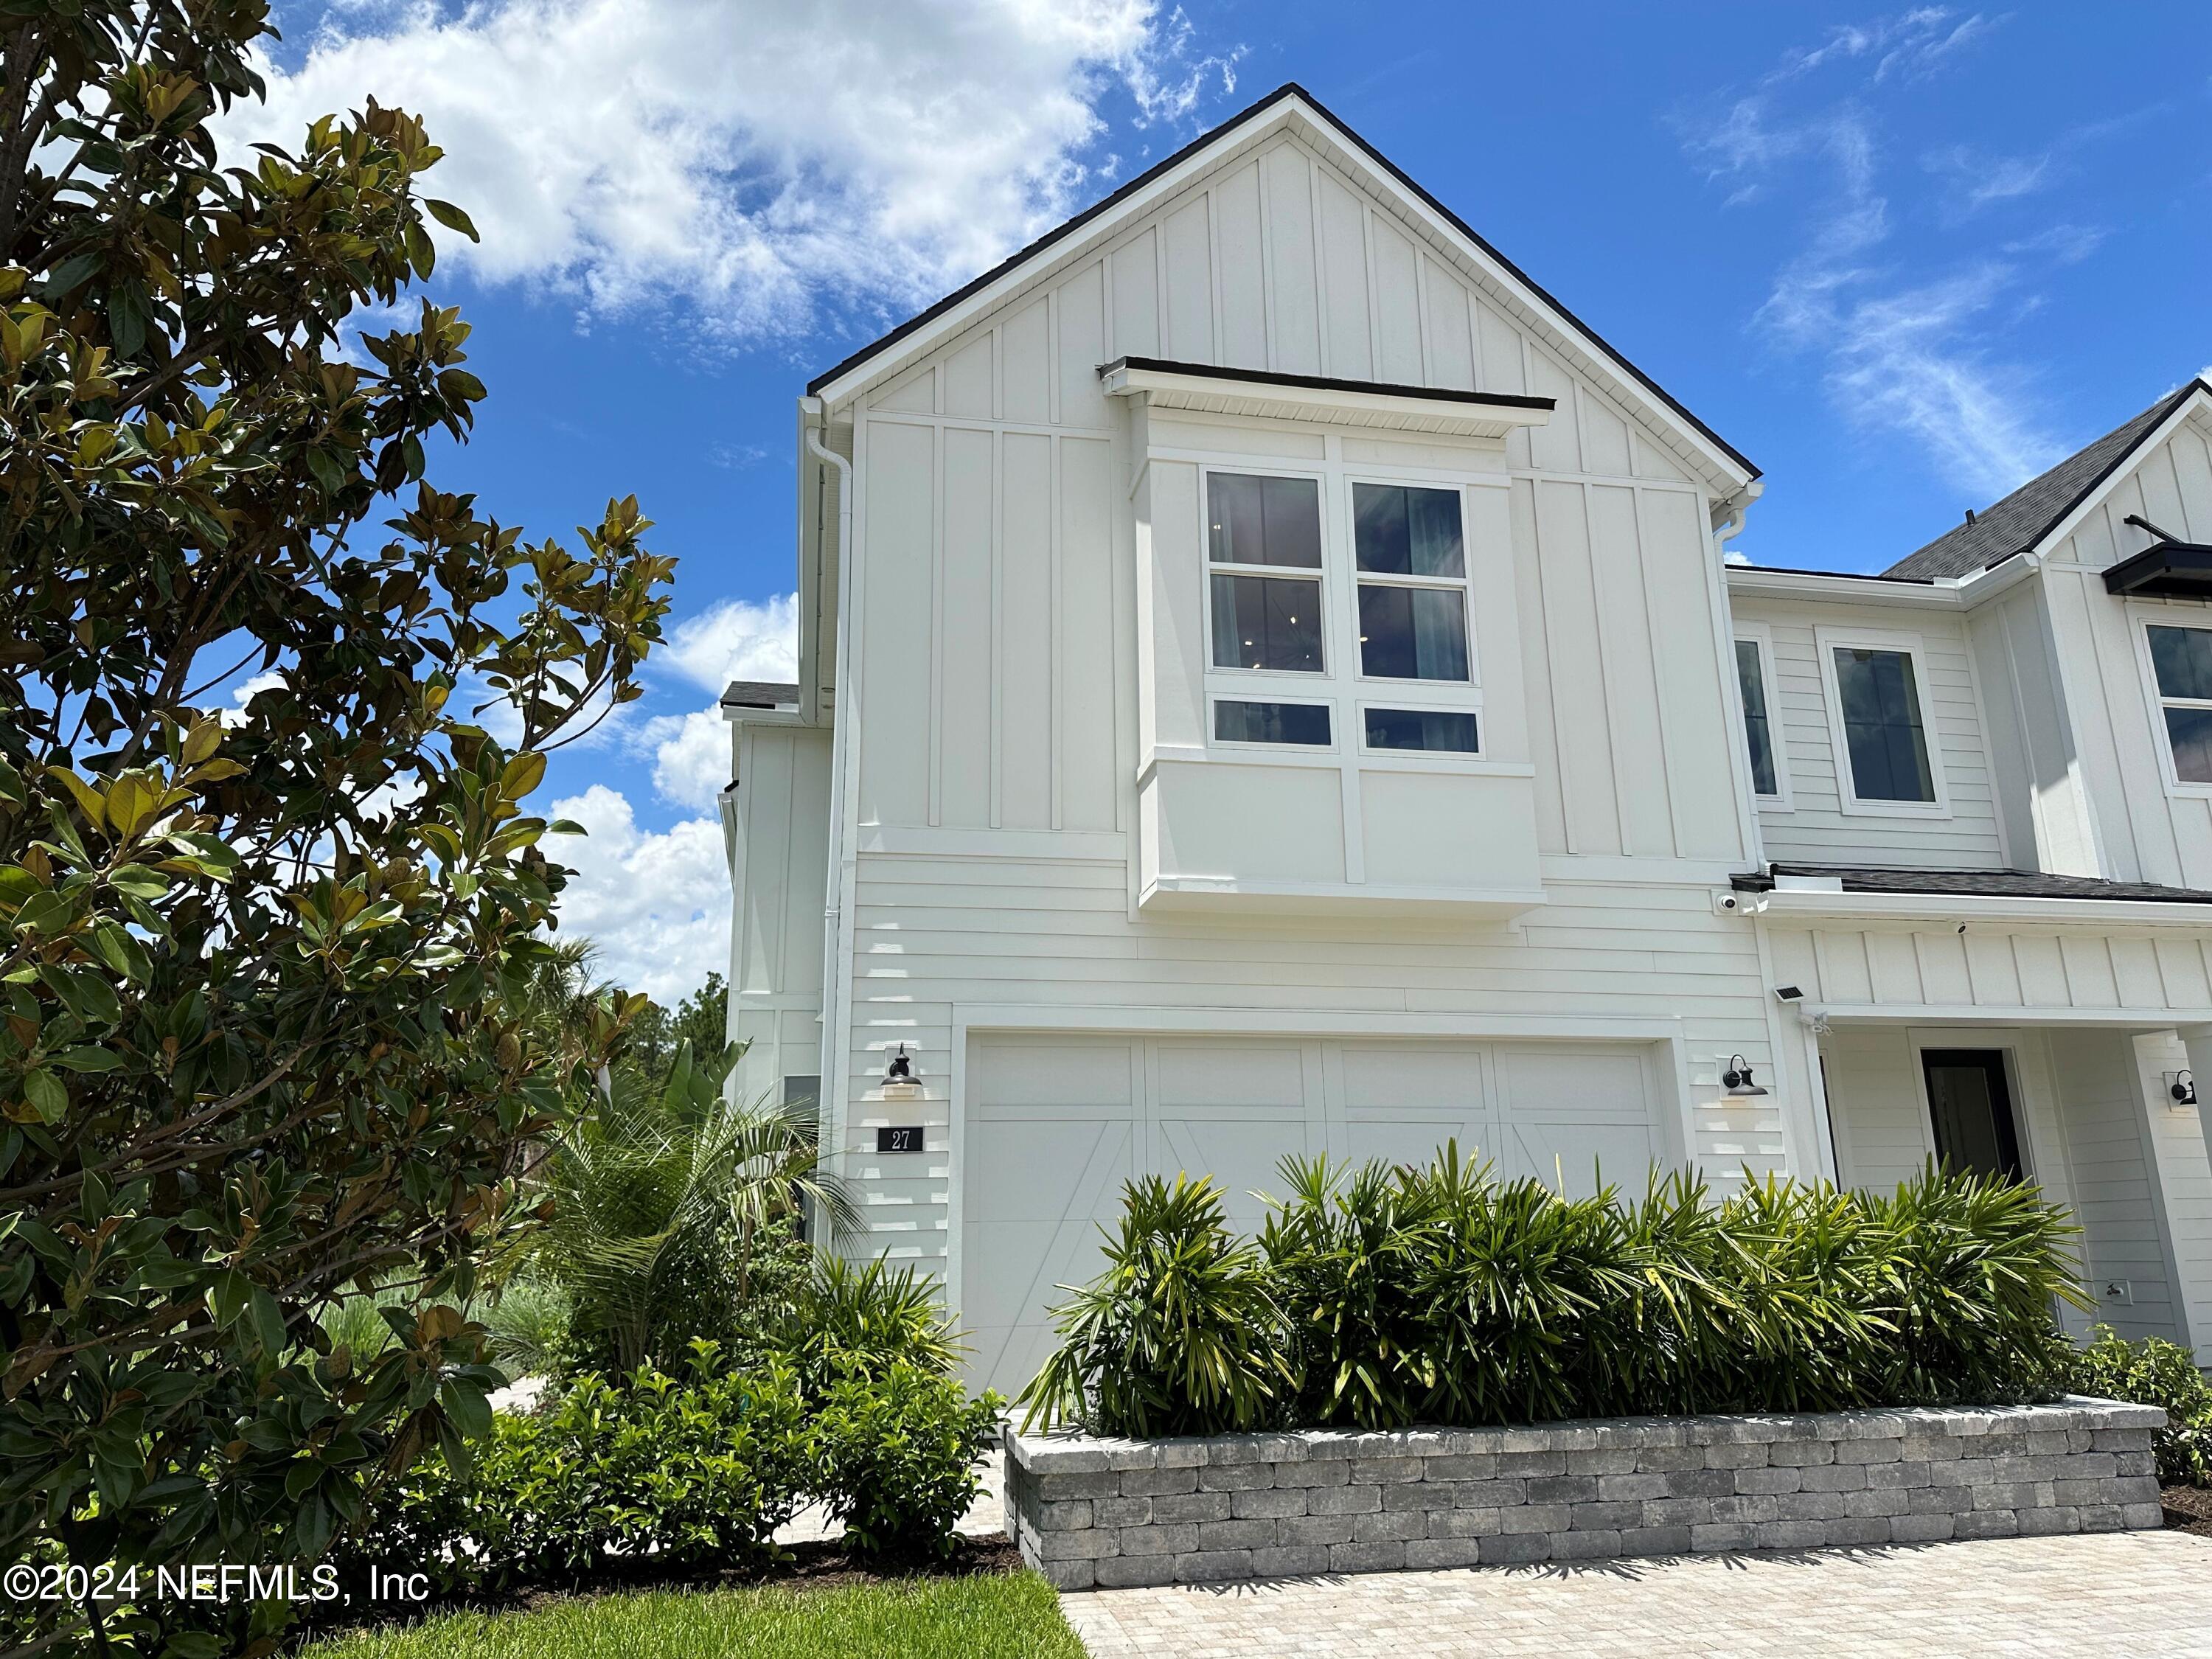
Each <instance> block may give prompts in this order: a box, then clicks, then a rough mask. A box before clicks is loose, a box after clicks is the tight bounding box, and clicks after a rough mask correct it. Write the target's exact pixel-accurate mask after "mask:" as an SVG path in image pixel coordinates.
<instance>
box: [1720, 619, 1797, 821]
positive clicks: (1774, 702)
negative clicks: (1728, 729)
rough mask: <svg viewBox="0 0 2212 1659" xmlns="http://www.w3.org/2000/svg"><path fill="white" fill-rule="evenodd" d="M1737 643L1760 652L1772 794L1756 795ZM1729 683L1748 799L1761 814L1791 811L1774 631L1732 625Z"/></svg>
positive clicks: (1792, 800) (1752, 625)
mask: <svg viewBox="0 0 2212 1659" xmlns="http://www.w3.org/2000/svg"><path fill="white" fill-rule="evenodd" d="M1737 641H1743V642H1745V643H1747V644H1750V645H1753V646H1755V647H1758V650H1759V684H1760V685H1761V687H1762V688H1763V689H1764V690H1765V693H1766V740H1767V746H1768V747H1769V748H1771V750H1773V751H1774V789H1775V793H1772V794H1771V795H1762V794H1760V793H1759V784H1758V781H1757V780H1756V778H1753V775H1752V769H1751V721H1750V716H1749V714H1748V712H1747V710H1746V709H1745V708H1744V706H1743V689H1742V684H1741V678H1740V677H1739V676H1738V675H1737V674H1736V673H1735V645H1736V642H1737ZM1729 671H1730V672H1729V684H1731V685H1733V686H1735V689H1736V695H1735V718H1736V728H1737V731H1736V735H1737V738H1738V739H1739V743H1740V746H1741V749H1742V750H1743V761H1744V766H1743V771H1744V776H1745V777H1747V778H1750V779H1752V786H1751V798H1752V799H1753V800H1754V801H1755V802H1757V803H1758V805H1759V811H1762V812H1794V811H1796V810H1797V803H1796V798H1795V797H1794V796H1793V795H1791V793H1790V743H1789V739H1788V738H1786V737H1784V734H1783V727H1784V724H1785V722H1784V720H1783V718H1782V697H1781V687H1780V682H1779V681H1778V680H1777V679H1776V678H1775V674H1774V630H1773V629H1771V628H1769V627H1768V626H1767V625H1766V624H1765V623H1763V622H1740V623H1736V624H1735V631H1734V634H1733V635H1732V636H1731V638H1730V640H1729Z"/></svg>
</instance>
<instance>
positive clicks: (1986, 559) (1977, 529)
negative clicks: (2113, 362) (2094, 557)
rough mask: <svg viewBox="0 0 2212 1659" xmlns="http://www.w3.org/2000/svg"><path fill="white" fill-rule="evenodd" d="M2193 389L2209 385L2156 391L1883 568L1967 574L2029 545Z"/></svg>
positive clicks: (1926, 575) (1895, 572)
mask: <svg viewBox="0 0 2212 1659" xmlns="http://www.w3.org/2000/svg"><path fill="white" fill-rule="evenodd" d="M2193 392H2212V386H2206V385H2205V383H2204V382H2203V381H2202V380H2191V382H2190V383H2189V384H2188V385H2186V386H2183V387H2182V388H2181V389H2180V390H2179V392H2173V393H2172V394H2171V395H2170V396H2167V397H2164V398H2160V399H2159V400H2158V401H2157V402H2156V403H2154V404H2152V405H2151V406H2150V407H2149V408H2148V409H2146V410H2143V412H2142V414H2140V415H2138V416H2136V417H2135V418H2134V419H2133V420H2131V421H2128V422H2124V423H2123V424H2121V425H2119V426H2116V427H2114V428H2112V430H2111V431H2110V432H2107V433H2106V435H2104V436H2103V437H2101V438H2100V439H2098V440H2097V441H2095V442H2094V443H2092V444H2088V445H2086V446H2085V447H2082V448H2081V449H2078V450H2076V451H2075V452H2074V453H2072V454H2071V455H2069V456H2068V457H2067V458H2066V459H2064V460H2063V461H2061V462H2059V463H2058V465H2056V466H2054V467H2052V468H2051V470H2050V471H2048V472H2045V473H2043V474H2041V475H2039V477H2033V478H2030V479H2029V480H2028V481H2027V483H2024V484H2022V485H2021V487H2020V488H2019V489H2015V490H2014V491H2013V492H2012V494H2011V495H2008V496H2006V497H2005V498H2004V499H2003V500H2002V501H1998V502H1997V503H1996V505H1995V506H1993V507H1989V508H1987V509H1986V510H1984V511H1983V512H1980V513H1975V514H1974V515H1973V516H1972V518H1970V519H1969V520H1967V521H1966V523H1965V524H1962V525H1960V526H1958V527H1957V528H1956V529H1954V530H1952V531H1950V532H1948V533H1946V534H1944V535H1941V536H1938V537H1937V538H1936V539H1935V540H1934V541H1932V542H1930V543H1929V544H1927V545H1926V546H1925V547H1923V548H1921V549H1920V550H1918V551H1917V552H1914V553H1911V554H1908V555H1906V556H1905V557H1904V558H1902V559H1899V561H1898V562H1896V563H1895V564H1893V565H1892V566H1890V568H1888V569H1887V570H1886V571H1884V572H1883V573H1882V574H1884V575H1886V576H1911V577H1918V578H1921V579H1923V580H1935V579H1942V578H1947V577H1957V576H1970V575H1972V574H1973V573H1974V572H1975V571H1977V570H1984V569H1987V568H1989V567H1990V566H1991V565H1996V564H2002V563H2003V562H2005V561H2006V560H2007V559H2009V558H2012V557H2014V556H2016V555H2018V554H2021V553H2026V552H2028V551H2030V550H2033V548H2034V547H2036V546H2037V545H2038V544H2039V543H2041V542H2042V540H2043V539H2044V538H2045V537H2046V536H2048V535H2049V534H2050V533H2051V532H2052V531H2053V530H2055V529H2057V527H2058V526H2059V525H2060V524H2061V523H2062V522H2063V520H2066V519H2067V518H2068V517H2069V516H2070V515H2071V514H2072V513H2073V512H2074V509H2075V508H2076V507H2080V506H2081V504H2082V503H2083V502H2084V501H2087V500H2088V498H2089V497H2090V496H2091V495H2093V494H2094V493H2095V491H2096V490H2097V489H2098V487H2099V486H2100V485H2101V484H2103V483H2106V480H2108V479H2110V478H2111V477H2112V476H2113V475H2114V474H2115V473H2117V472H2118V471H2119V470H2120V469H2121V468H2122V467H2123V466H2124V465H2127V463H2128V461H2129V459H2130V458H2131V457H2132V456H2133V455H2134V454H2135V453H2136V451H2137V450H2138V449H2140V448H2142V446H2143V444H2144V442H2145V441H2148V438H2149V437H2150V435H2151V434H2152V433H2154V432H2155V431H2157V430H2158V428H2160V427H2161V426H2163V425H2165V424H2166V418H2167V416H2171V415H2172V413H2173V411H2174V410H2177V409H2179V407H2180V406H2181V405H2182V404H2184V403H2185V402H2186V401H2187V400H2188V398H2189V397H2190V396H2191V393H2193Z"/></svg>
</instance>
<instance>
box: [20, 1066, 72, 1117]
mask: <svg viewBox="0 0 2212 1659" xmlns="http://www.w3.org/2000/svg"><path fill="white" fill-rule="evenodd" d="M23 1098H24V1099H26V1100H27V1101H29V1102H30V1103H31V1106H32V1109H33V1110H34V1111H36V1112H37V1113H38V1115H39V1117H40V1120H41V1121H44V1122H47V1123H58V1122H60V1121H62V1119H63V1118H64V1117H66V1116H67V1115H69V1091H68V1090H66V1089H64V1088H63V1087H62V1085H61V1079H58V1078H57V1077H56V1076H55V1075H54V1074H53V1073H52V1072H49V1071H46V1069H44V1068H43V1067H33V1069H32V1070H30V1071H27V1072H26V1073H23Z"/></svg>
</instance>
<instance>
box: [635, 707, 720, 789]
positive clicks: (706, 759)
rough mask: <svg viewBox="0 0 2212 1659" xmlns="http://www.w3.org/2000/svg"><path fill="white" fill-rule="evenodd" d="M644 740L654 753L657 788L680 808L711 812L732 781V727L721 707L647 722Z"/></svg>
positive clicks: (655, 787) (654, 779)
mask: <svg viewBox="0 0 2212 1659" xmlns="http://www.w3.org/2000/svg"><path fill="white" fill-rule="evenodd" d="M639 735H640V736H641V738H642V739H643V741H644V743H645V744H647V745H648V746H649V747H650V748H651V749H652V750H653V788H654V789H656V790H657V791H659V793H660V794H661V795H662V796H663V797H664V798H665V799H668V800H671V801H674V802H675V803H676V804H677V805H679V806H690V807H695V808H696V809H697V810H699V811H702V812H705V811H713V810H714V799H715V797H716V796H718V795H720V793H721V792H722V790H723V789H724V788H725V787H726V786H727V785H728V783H729V781H730V752H731V751H730V726H729V722H728V721H726V720H724V719H723V718H722V714H721V710H720V708H719V707H713V708H702V709H699V710H696V711H695V712H694V713H692V714H662V715H659V716H657V717H656V718H654V719H653V720H647V722H646V723H645V725H644V726H643V728H642V729H641V732H640V734H639Z"/></svg>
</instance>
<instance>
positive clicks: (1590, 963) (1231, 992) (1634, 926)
mask: <svg viewBox="0 0 2212 1659" xmlns="http://www.w3.org/2000/svg"><path fill="white" fill-rule="evenodd" d="M858 900H859V902H858V904H857V907H856V909H855V912H854V982H853V1030H852V1040H853V1049H852V1055H853V1063H852V1077H851V1084H852V1089H853V1103H852V1107H851V1111H850V1115H849V1121H850V1126H851V1127H850V1128H849V1130H848V1139H847V1148H848V1151H847V1158H848V1174H851V1175H856V1176H865V1177H866V1179H865V1181H864V1183H863V1191H864V1199H863V1205H862V1207H863V1211H864V1213H865V1214H866V1218H867V1221H868V1226H869V1230H870V1233H871V1239H870V1243H871V1246H872V1248H874V1249H886V1250H888V1251H890V1253H891V1254H892V1255H894V1256H896V1257H902V1258H910V1259H915V1260H918V1261H922V1262H923V1263H925V1264H926V1265H928V1266H930V1267H935V1266H936V1265H937V1264H938V1263H939V1261H940V1260H941V1257H942V1254H943V1251H944V1249H945V1238H946V1227H947V1225H948V1219H949V1217H948V1211H947V1207H946V1206H947V1201H948V1198H949V1192H950V1188H951V1182H952V1176H951V1167H950V1160H949V1159H947V1158H944V1157H942V1156H941V1155H940V1154H938V1153H936V1152H932V1153H931V1154H929V1155H927V1158H925V1159H915V1160H911V1163H913V1164H927V1167H926V1168H921V1169H911V1168H909V1167H908V1162H909V1161H908V1160H902V1159H897V1158H882V1159H878V1158H876V1156H875V1154H874V1152H873V1150H872V1149H873V1146H874V1128H875V1126H876V1125H877V1124H878V1123H879V1122H887V1121H891V1120H890V1116H889V1115H886V1109H885V1108H884V1106H883V1105H882V1104H881V1103H875V1102H869V1101H866V1100H864V1099H862V1098H861V1096H862V1094H863V1093H864V1092H865V1091H866V1090H867V1089H868V1088H869V1087H871V1086H872V1085H873V1084H874V1082H875V1081H876V1080H877V1079H878V1078H879V1077H880V1075H881V1072H882V1065H883V1061H882V1052H883V1048H884V1045H885V1044H887V1043H893V1042H906V1043H908V1045H910V1047H911V1048H913V1050H914V1052H915V1054H917V1056H918V1059H919V1061H920V1064H921V1070H922V1072H923V1075H924V1077H925V1079H928V1080H930V1082H931V1083H932V1084H933V1086H932V1087H931V1088H930V1089H929V1091H928V1092H929V1093H930V1094H931V1095H932V1096H933V1097H939V1098H932V1099H930V1100H928V1101H927V1102H926V1103H923V1104H922V1105H921V1106H920V1107H919V1108H915V1107H909V1106H901V1107H898V1108H896V1113H897V1121H902V1122H911V1121H915V1116H916V1114H917V1111H918V1112H919V1114H920V1116H921V1121H924V1122H925V1123H926V1124H927V1125H929V1126H930V1130H929V1134H928V1137H927V1139H928V1142H929V1144H930V1146H932V1147H933V1148H934V1147H936V1146H939V1145H942V1144H944V1143H945V1140H946V1138H947V1137H948V1135H949V1133H950V1104H949V1102H947V1101H945V1099H943V1098H941V1096H942V1095H943V1094H944V1092H945V1084H946V1080H947V1079H948V1078H949V1075H950V1073H951V1067H952V1064H953V1059H954V1057H953V1055H952V1053H951V1043H952V1041H953V1036H952V1018H953V1011H954V1008H955V1007H956V1006H957V1005H961V1004H970V1005H973V1004H1009V1003H1011V1004H1019V1005H1023V1006H1033V1005H1039V1004H1042V1005H1048V1006H1049V1005H1055V1004H1064V1005H1066V1006H1067V1007H1068V1008H1069V1010H1070V1011H1071V1015H1073V1012H1075V1011H1078V1010H1097V1009H1100V1008H1109V1009H1110V1008H1128V1009H1131V1010H1152V1009H1158V1008H1161V1007H1169V1008H1214V1009H1218V1010H1220V1011H1221V1012H1222V1017H1223V1024H1224V1026H1225V1027H1230V1026H1233V1024H1234V1023H1235V1020H1236V1018H1237V1015H1238V1013H1240V1012H1243V1011H1247V1010H1252V1009H1268V1010H1308V1011H1310V1012H1311V1013H1312V1015H1313V1017H1314V1018H1313V1025H1312V1029H1313V1030H1316V1031H1319V1030H1324V1029H1327V1028H1328V1027H1329V1025H1330V1020H1331V1017H1332V1016H1343V1017H1357V1016H1358V1015H1361V1014H1377V1013H1379V1014H1392V1015H1407V1016H1413V1017H1419V1016H1420V1015H1422V1014H1433V1015H1436V1016H1437V1017H1438V1018H1449V1017H1451V1016H1455V1015H1459V1014H1499V1015H1506V1014H1516V1013H1518V1014H1528V1015H1546V1016H1551V1015H1563V1014H1587V1015H1591V1016H1596V1017H1601V1018H1606V1017H1609V1018H1647V1019H1648V1018H1679V1019H1680V1020H1681V1022H1682V1025H1681V1030H1682V1036H1683V1040H1684V1042H1685V1044H1686V1048H1687V1049H1688V1051H1689V1053H1690V1054H1691V1056H1692V1069H1693V1077H1703V1078H1704V1079H1706V1081H1705V1086H1703V1087H1699V1086H1697V1085H1693V1086H1692V1112H1691V1116H1692V1125H1693V1128H1692V1133H1694V1134H1695V1135H1696V1137H1697V1146H1698V1150H1699V1157H1700V1158H1701V1160H1702V1161H1704V1162H1705V1164H1707V1165H1708V1166H1709V1167H1710V1168H1711V1169H1712V1170H1714V1171H1715V1172H1716V1173H1719V1174H1723V1175H1728V1176H1732V1175H1733V1174H1734V1173H1735V1170H1736V1169H1737V1167H1738V1166H1739V1165H1741V1164H1749V1165H1750V1166H1751V1167H1753V1169H1754V1170H1766V1169H1776V1168H1779V1167H1781V1164H1782V1162H1783V1157H1784V1152H1783V1145H1782V1128H1781V1122H1780V1115H1779V1110H1778V1102H1777V1101H1776V1100H1775V1099H1774V1098H1772V1097H1767V1098H1754V1099H1748V1100H1741V1101H1730V1100H1729V1099H1727V1098H1726V1097H1721V1096H1720V1095H1719V1091H1717V1089H1714V1088H1713V1087H1711V1084H1710V1077H1711V1071H1712V1069H1713V1068H1712V1056H1714V1055H1717V1054H1729V1053H1735V1052H1741V1053H1742V1054H1745V1055H1747V1057H1748V1058H1749V1059H1750V1060H1752V1061H1753V1063H1754V1064H1755V1065H1757V1066H1760V1067H1762V1068H1765V1067H1769V1066H1771V1063H1772V1060H1773V1056H1772V1055H1771V1053H1770V1052H1769V1048H1768V1039H1767V1027H1766V1024H1765V1011H1764V1006H1763V1001H1762V999H1763V995H1764V992H1763V988H1762V987H1761V984H1760V981H1759V964H1758V957H1757V952H1756V949H1755V946H1754V945H1753V940H1752V939H1751V936H1750V934H1749V932H1748V930H1747V929H1746V928H1745V927H1743V926H1742V925H1741V923H1740V922H1737V921H1734V920H1733V919H1723V918H1720V917H1716V916H1715V915H1713V914H1712V911H1711V901H1710V898H1709V896H1708V895H1707V894H1706V892H1705V890H1703V889H1702V888H1694V887H1686V888H1658V889H1649V888H1647V889H1640V890H1639V889H1631V888H1614V887H1604V888H1601V887H1595V886H1591V887H1581V886H1577V885H1571V884H1553V902H1552V903H1551V904H1550V905H1548V906H1547V907H1546V908H1544V909H1543V910H1541V911H1540V912H1537V913H1534V914H1533V915H1529V916H1528V917H1526V918H1524V919H1523V925H1522V927H1521V928H1520V929H1519V930H1518V933H1517V936H1516V934H1515V933H1509V932H1506V931H1504V930H1503V929H1500V930H1495V931H1492V932H1489V933H1484V934H1479V935H1475V936H1472V937H1470V936H1469V935H1468V934H1466V933H1461V932H1456V931H1455V930H1452V929H1449V928H1445V927H1436V926H1424V925H1422V924H1419V923H1417V922H1416V923H1408V922H1407V921H1401V920H1398V919H1391V920H1389V921H1380V920H1377V921H1364V922H1358V923H1354V922H1348V921H1347V922H1342V923H1328V924H1319V923H1316V922H1313V921H1301V920H1297V919H1291V918H1276V919H1272V920H1255V921H1252V922H1249V923H1241V922H1237V921H1231V920H1226V919H1222V918H1216V917H1207V918H1203V919H1193V920H1190V921H1174V922H1160V921H1152V920H1150V919H1142V920H1138V921H1132V920H1131V919H1130V917H1129V915H1128V906H1127V866H1125V865H1121V864H1114V863H1106V862H1095V863H1083V862H1076V861H1066V860H1054V861H1051V862H1039V861H1034V860H1014V859H1002V858H979V857H975V856H973V855H963V856H945V857H929V856H916V855H894V854H864V855H863V856H862V858H861V860H860V881H859V889H858ZM1372 1040H1374V1041H1379V1042H1388V1041H1389V1039H1388V1038H1377V1039H1372ZM1254 1041H1255V1042H1256V1043H1259V1044H1262V1045H1267V1044H1272V1043H1273V1042H1275V1041H1276V1039H1273V1038H1270V1037H1264V1036H1263V1037H1258V1038H1255V1039H1254ZM1671 1091H1672V1084H1671V1081H1668V1082H1664V1083H1662V1093H1671ZM1707 1097H1713V1098H1710V1099H1709V1098H1707Z"/></svg>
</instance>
